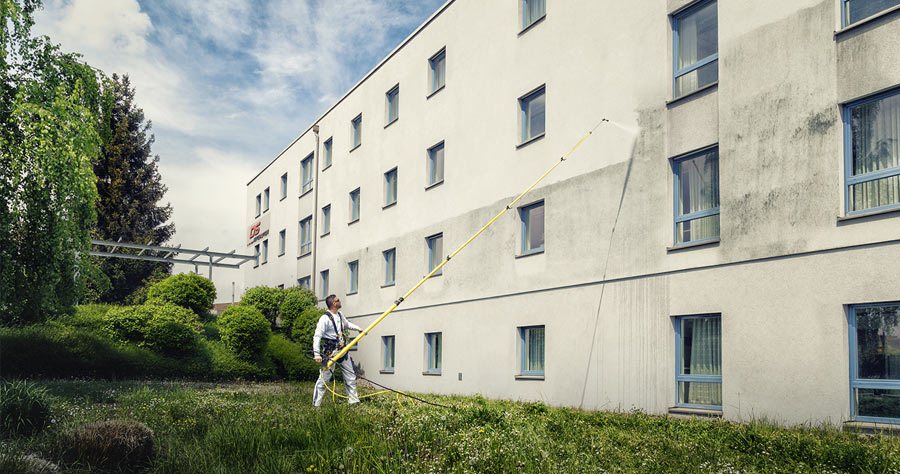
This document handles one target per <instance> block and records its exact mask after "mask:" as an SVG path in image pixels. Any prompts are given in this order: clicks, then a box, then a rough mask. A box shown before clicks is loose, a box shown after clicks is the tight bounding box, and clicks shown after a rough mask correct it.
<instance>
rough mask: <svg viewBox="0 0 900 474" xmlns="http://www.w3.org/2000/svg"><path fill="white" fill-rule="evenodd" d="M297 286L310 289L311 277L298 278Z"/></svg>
mask: <svg viewBox="0 0 900 474" xmlns="http://www.w3.org/2000/svg"><path fill="white" fill-rule="evenodd" d="M297 286H299V287H300V288H303V289H306V290H308V289H309V277H303V278H298V279H297Z"/></svg>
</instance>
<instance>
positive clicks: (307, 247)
mask: <svg viewBox="0 0 900 474" xmlns="http://www.w3.org/2000/svg"><path fill="white" fill-rule="evenodd" d="M311 252H312V216H309V217H307V218H306V219H303V220H302V221H300V256H303V255H306V254H308V253H311Z"/></svg>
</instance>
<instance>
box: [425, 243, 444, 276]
mask: <svg viewBox="0 0 900 474" xmlns="http://www.w3.org/2000/svg"><path fill="white" fill-rule="evenodd" d="M425 245H426V247H427V248H428V271H429V272H430V271H432V270H434V269H435V267H437V266H438V265H440V264H441V261H442V260H443V257H442V256H441V254H442V253H444V234H436V235H432V236H431V237H427V238H426V239H425ZM441 273H443V269H442V270H438V271H437V272H436V273H435V275H440V274H441Z"/></svg>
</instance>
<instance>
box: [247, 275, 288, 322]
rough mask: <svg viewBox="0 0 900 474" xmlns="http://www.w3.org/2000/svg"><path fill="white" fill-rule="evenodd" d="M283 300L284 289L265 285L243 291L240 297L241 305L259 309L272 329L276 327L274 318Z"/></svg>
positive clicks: (276, 316)
mask: <svg viewBox="0 0 900 474" xmlns="http://www.w3.org/2000/svg"><path fill="white" fill-rule="evenodd" d="M283 301H284V290H282V289H281V288H269V287H267V286H254V287H253V288H250V289H249V290H247V291H245V292H244V296H242V297H241V302H240V303H239V305H241V306H252V307H254V308H256V309H258V310H259V312H260V313H262V315H263V316H265V318H266V319H267V320H268V321H269V324H270V325H271V327H272V331H275V330H276V329H277V327H276V319H277V318H278V310H279V308H280V307H281V303H282V302H283Z"/></svg>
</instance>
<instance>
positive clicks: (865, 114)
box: [850, 94, 900, 211]
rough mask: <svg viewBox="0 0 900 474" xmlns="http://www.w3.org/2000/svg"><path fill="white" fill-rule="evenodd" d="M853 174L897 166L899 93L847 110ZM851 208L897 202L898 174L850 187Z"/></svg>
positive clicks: (899, 151)
mask: <svg viewBox="0 0 900 474" xmlns="http://www.w3.org/2000/svg"><path fill="white" fill-rule="evenodd" d="M850 115H851V117H850V119H851V130H852V140H853V144H852V150H853V164H852V172H853V176H857V175H865V174H866V173H872V172H875V171H880V170H885V169H890V168H897V167H900V94H898V95H894V96H891V97H886V98H884V99H881V100H877V101H875V102H870V103H868V104H863V105H860V106H857V107H854V108H853V110H852V111H851V113H850ZM850 203H851V206H852V210H854V211H857V210H862V209H870V208H873V207H879V206H886V205H890V204H897V203H900V176H890V177H886V178H882V179H875V180H872V181H867V182H864V183H859V184H854V185H851V186H850Z"/></svg>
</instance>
